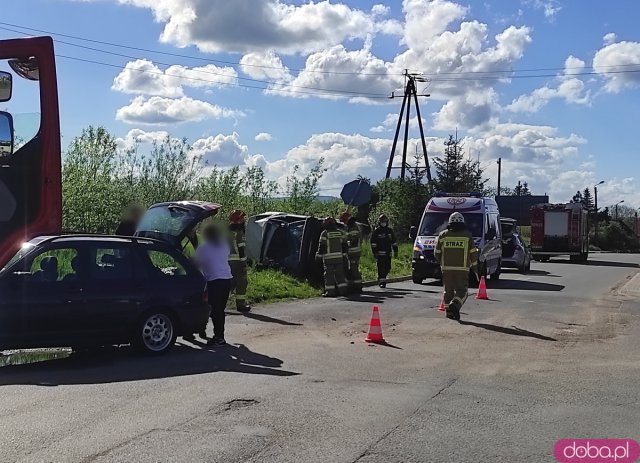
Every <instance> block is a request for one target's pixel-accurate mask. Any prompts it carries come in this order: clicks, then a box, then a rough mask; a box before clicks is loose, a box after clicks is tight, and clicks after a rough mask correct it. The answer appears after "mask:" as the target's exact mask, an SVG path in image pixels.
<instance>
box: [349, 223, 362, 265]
mask: <svg viewBox="0 0 640 463" xmlns="http://www.w3.org/2000/svg"><path fill="white" fill-rule="evenodd" d="M347 241H348V245H349V255H350V256H354V257H356V256H360V255H361V254H362V249H361V248H360V243H361V241H362V234H361V233H360V229H359V228H358V226H357V225H356V226H355V227H352V228H350V229H349V231H348V233H347Z"/></svg>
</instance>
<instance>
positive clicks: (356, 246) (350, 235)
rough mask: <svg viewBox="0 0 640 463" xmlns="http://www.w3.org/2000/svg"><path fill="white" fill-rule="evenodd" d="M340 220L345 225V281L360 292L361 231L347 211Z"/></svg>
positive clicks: (354, 290)
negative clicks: (346, 258)
mask: <svg viewBox="0 0 640 463" xmlns="http://www.w3.org/2000/svg"><path fill="white" fill-rule="evenodd" d="M340 221H341V222H342V223H343V224H345V225H346V226H347V257H348V260H347V281H348V285H349V287H350V290H351V291H353V292H356V293H360V292H362V274H361V273H360V256H361V254H362V252H361V248H360V246H361V245H362V233H361V232H360V227H358V224H357V223H356V218H355V217H352V216H351V214H349V213H348V212H344V213H343V214H342V215H341V216H340Z"/></svg>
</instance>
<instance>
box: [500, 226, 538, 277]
mask: <svg viewBox="0 0 640 463" xmlns="http://www.w3.org/2000/svg"><path fill="white" fill-rule="evenodd" d="M500 228H501V229H502V266H503V267H506V268H517V269H518V270H520V271H521V272H522V273H527V272H528V271H529V270H531V249H530V248H529V246H527V245H526V243H525V242H524V241H523V240H522V237H521V236H520V234H519V233H518V232H519V228H518V224H517V222H516V220H515V219H507V218H501V219H500Z"/></svg>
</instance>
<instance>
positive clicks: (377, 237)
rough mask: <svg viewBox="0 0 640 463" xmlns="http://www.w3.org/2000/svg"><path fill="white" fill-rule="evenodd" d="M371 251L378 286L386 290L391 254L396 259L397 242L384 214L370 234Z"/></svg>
mask: <svg viewBox="0 0 640 463" xmlns="http://www.w3.org/2000/svg"><path fill="white" fill-rule="evenodd" d="M371 250H372V251H373V257H375V259H376V263H377V265H378V285H379V286H380V287H381V288H386V287H387V275H389V272H390V271H391V252H392V251H393V256H394V257H398V242H397V241H396V235H395V233H393V230H392V229H391V228H390V227H389V218H388V217H387V216H386V215H384V214H382V215H381V216H380V217H378V226H377V227H376V229H375V230H373V233H371Z"/></svg>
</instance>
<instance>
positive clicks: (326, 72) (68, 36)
mask: <svg viewBox="0 0 640 463" xmlns="http://www.w3.org/2000/svg"><path fill="white" fill-rule="evenodd" d="M0 24H2V25H5V26H9V27H17V28H18V29H24V30H28V31H34V32H40V33H43V34H48V35H53V36H58V37H66V38H68V39H74V40H80V41H84V42H91V43H96V44H100V45H107V46H111V47H117V48H125V49H128V50H136V51H142V52H145V53H155V54H158V55H165V56H172V57H174V58H187V59H192V60H197V61H203V62H207V63H220V64H226V65H230V66H243V67H255V68H262V69H278V70H282V68H281V67H277V66H267V65H263V64H245V63H240V62H238V61H225V60H220V59H212V58H202V57H200V56H193V55H184V54H180V53H171V52H167V51H160V50H152V49H150V48H142V47H134V46H131V45H123V44H119V43H113V42H107V41H103V40H94V39H89V38H85V37H78V36H75V35H69V34H61V33H58V32H52V31H46V30H43V29H36V28H33V27H26V26H20V25H18V24H11V23H6V22H2V21H0ZM12 32H16V31H12ZM21 33H23V32H21ZM290 71H293V72H303V71H304V72H313V73H318V74H341V75H363V76H389V75H396V76H398V77H400V76H402V74H401V73H397V74H389V73H364V72H346V71H344V72H341V71H323V70H310V69H290Z"/></svg>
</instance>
